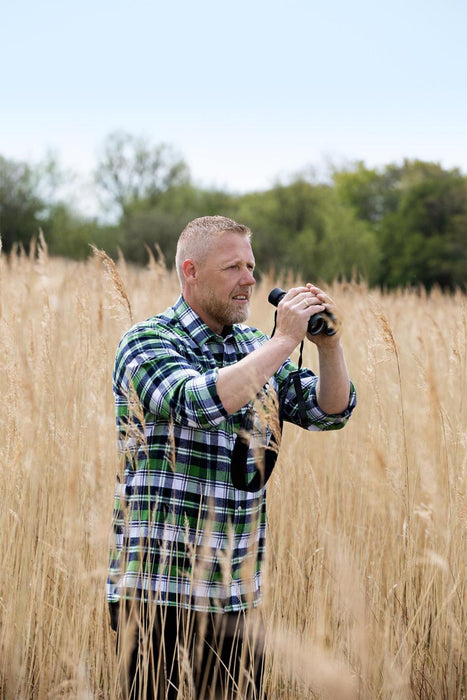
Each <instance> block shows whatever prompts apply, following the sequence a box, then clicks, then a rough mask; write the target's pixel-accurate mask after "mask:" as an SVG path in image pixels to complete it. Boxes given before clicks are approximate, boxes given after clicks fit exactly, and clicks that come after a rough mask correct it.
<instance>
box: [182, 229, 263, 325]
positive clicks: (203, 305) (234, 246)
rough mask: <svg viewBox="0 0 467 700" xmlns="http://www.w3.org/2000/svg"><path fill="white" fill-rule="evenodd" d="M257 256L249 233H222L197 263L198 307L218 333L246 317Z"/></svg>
mask: <svg viewBox="0 0 467 700" xmlns="http://www.w3.org/2000/svg"><path fill="white" fill-rule="evenodd" d="M254 267H255V258H254V255H253V251H252V249H251V245H250V241H249V240H248V237H247V236H244V235H242V234H239V233H223V234H222V235H221V236H219V238H217V239H216V240H215V242H214V244H213V245H212V247H211V249H210V251H209V253H208V256H207V258H206V259H205V260H204V262H202V263H200V264H199V265H198V266H197V269H198V279H197V284H196V287H195V289H194V290H193V291H194V295H195V297H194V299H193V301H194V303H193V304H192V306H193V308H194V309H195V311H196V312H197V313H198V314H199V316H200V317H201V318H202V319H203V321H204V322H205V323H206V324H207V325H208V326H209V327H210V328H211V329H212V330H213V331H215V332H216V333H220V332H221V331H222V329H223V328H224V326H229V325H231V324H232V323H242V322H243V321H246V319H247V318H248V313H249V306H250V304H249V301H250V297H251V293H252V290H253V286H254V284H255V278H254V277H253V270H254Z"/></svg>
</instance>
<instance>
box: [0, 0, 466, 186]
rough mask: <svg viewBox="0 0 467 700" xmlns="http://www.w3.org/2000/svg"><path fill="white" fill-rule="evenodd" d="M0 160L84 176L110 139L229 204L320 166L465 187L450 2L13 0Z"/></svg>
mask: <svg viewBox="0 0 467 700" xmlns="http://www.w3.org/2000/svg"><path fill="white" fill-rule="evenodd" d="M0 17H1V19H0V22H1V34H0V37H1V39H0V60H1V64H2V69H3V70H2V79H1V103H0V108H1V109H0V114H1V116H0V124H1V129H0V155H3V156H5V157H7V158H13V159H17V160H27V161H30V162H35V161H38V160H40V159H42V158H43V157H44V155H45V154H46V152H47V150H52V151H53V152H54V153H55V154H56V155H57V156H58V158H59V160H60V162H61V163H62V165H64V166H67V167H70V168H73V169H75V170H77V171H79V172H81V173H89V172H91V171H92V169H93V168H94V166H95V164H96V158H97V154H98V151H99V148H100V147H101V146H102V143H103V141H104V138H105V137H106V135H108V134H109V133H110V132H112V131H114V130H120V129H121V130H125V131H129V132H131V133H133V134H135V135H142V136H146V137H147V138H148V140H149V141H150V142H152V143H153V144H158V143H160V142H166V143H170V144H172V145H173V146H174V147H175V148H176V149H177V151H178V152H179V153H180V154H181V156H182V157H184V159H185V160H186V161H187V163H188V165H189V167H190V170H191V173H192V177H193V180H194V181H195V183H196V184H198V185H200V186H218V187H221V188H225V189H229V190H231V191H237V192H244V191H251V190H254V189H265V188H268V187H270V186H271V185H272V184H273V182H274V181H275V180H276V179H277V178H278V177H282V178H286V177H287V176H289V175H291V174H293V173H295V172H297V171H300V170H303V169H306V168H308V167H310V166H311V167H313V168H315V169H316V170H317V171H318V172H320V171H322V170H323V169H326V167H327V165H328V164H329V163H332V164H334V165H338V166H339V165H341V164H344V163H346V162H349V161H354V160H363V161H364V162H365V163H366V164H367V165H368V166H372V167H373V166H383V165H386V164H388V163H390V162H400V161H401V160H402V159H403V158H405V157H407V158H420V159H423V160H431V161H436V162H439V163H441V165H443V166H444V167H447V168H451V167H459V168H460V169H461V170H462V171H463V172H467V89H466V88H467V85H466V83H467V79H466V75H467V60H466V59H467V38H466V37H467V2H466V0H391V2H381V1H380V2H378V1H377V0H371V1H370V0H355V1H354V2H349V1H348V0H330V1H326V0H320V1H319V2H318V1H317V0H308V1H307V0H285V1H284V2H279V1H278V0H268V1H265V0H257V1H255V0H250V1H249V2H246V1H245V0H236V1H235V2H230V3H225V2H224V3H223V2H222V1H221V0H217V1H216V2H214V1H212V0H198V1H197V2H193V0H190V1H186V0H178V1H177V0H175V1H174V0H172V1H170V0H160V1H159V0H151V1H145V0H132V2H129V1H128V0H127V1H123V0H111V1H110V0H93V1H92V2H91V1H90V0H81V1H80V2H79V3H71V2H68V1H67V0H43V1H42V2H37V0H34V2H33V1H32V0H15V1H14V2H8V3H7V2H5V3H4V6H3V8H2V13H1V15H0Z"/></svg>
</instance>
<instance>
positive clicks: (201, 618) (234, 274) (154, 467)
mask: <svg viewBox="0 0 467 700" xmlns="http://www.w3.org/2000/svg"><path fill="white" fill-rule="evenodd" d="M250 235H251V233H250V231H249V229H248V228H247V227H246V226H243V225H240V224H237V223H236V222H235V221H232V220H231V219H227V218H224V217H221V216H214V217H203V218H200V219H195V220H194V221H192V222H191V223H190V224H188V226H187V227H186V228H185V230H184V231H183V232H182V234H181V236H180V238H179V241H178V246H177V254H176V266H177V273H178V276H179V279H180V284H181V291H182V294H181V296H180V297H179V298H178V300H177V301H176V303H175V304H174V306H173V307H171V308H169V309H167V310H166V311H165V312H164V313H162V314H160V315H158V316H155V317H153V318H150V319H149V320H147V321H145V322H143V323H140V324H137V325H136V326H134V327H133V328H132V329H130V330H129V331H128V332H127V333H126V334H125V335H124V336H123V338H122V340H121V342H120V344H119V347H118V350H117V355H116V363H115V370H114V393H115V401H116V415H117V424H118V429H119V437H120V444H121V448H122V453H123V455H124V471H123V475H122V478H121V483H120V485H119V488H118V490H117V494H116V503H115V513H114V528H115V535H116V538H115V547H114V548H113V552H112V561H111V571H110V576H109V582H108V598H109V601H110V604H111V614H112V618H113V621H114V628H116V627H117V626H118V629H119V635H118V644H119V652H120V657H121V660H122V661H121V663H122V667H123V679H124V693H125V694H126V695H127V696H130V697H135V698H136V697H139V696H141V697H168V698H172V697H173V698H175V697H177V692H178V689H180V688H181V687H182V686H183V687H184V688H185V690H186V689H188V690H186V692H188V691H190V692H192V693H196V697H199V698H203V697H206V698H208V697H232V696H234V697H239V698H240V697H241V698H246V697H249V696H253V695H254V696H255V697H260V692H262V690H261V689H260V684H261V673H262V661H263V654H262V639H261V634H260V633H259V634H257V635H256V637H255V635H254V632H255V630H256V631H257V630H258V628H257V627H255V624H256V621H255V616H254V614H252V611H254V609H255V608H256V606H257V605H258V603H259V601H260V574H261V562H262V559H263V555H264V550H265V529H266V528H265V524H266V486H265V484H264V483H263V481H262V480H261V479H260V481H259V482H258V485H257V486H256V487H255V489H253V490H252V489H251V488H249V484H250V483H252V481H251V480H252V479H254V477H255V476H258V474H259V475H260V476H261V475H264V469H263V467H264V465H261V464H257V462H261V461H262V458H261V457H259V456H258V455H261V454H262V455H263V456H264V455H265V454H266V452H267V450H266V451H265V449H264V448H265V447H266V446H267V445H266V443H268V442H269V441H270V440H271V432H274V430H273V428H272V427H271V426H272V423H273V422H274V420H273V418H272V419H271V424H270V425H267V422H268V421H267V416H268V415H271V406H272V405H274V396H277V402H278V405H279V408H280V417H281V421H282V420H286V421H290V422H293V423H298V424H301V425H302V427H304V428H306V429H310V430H313V429H315V430H316V429H318V430H330V429H337V428H340V427H342V426H343V425H344V424H345V423H346V421H347V420H348V418H349V416H350V414H351V412H352V410H353V407H354V405H355V392H354V390H353V386H352V385H351V383H350V381H349V378H348V374H347V369H346V365H345V360H344V355H343V351H342V346H341V344H340V340H339V334H337V333H336V334H335V335H331V336H328V335H324V334H320V335H318V336H311V335H309V336H308V337H309V339H310V340H312V342H314V343H315V344H316V346H317V348H318V354H319V378H318V377H316V376H315V375H314V374H313V373H312V372H311V371H310V370H308V369H300V370H297V367H296V365H294V364H293V363H292V362H291V361H290V359H289V357H290V354H291V353H292V351H293V350H295V348H296V347H297V346H298V345H300V343H301V342H302V341H303V339H304V338H305V336H306V335H307V325H308V321H309V318H310V316H312V315H313V314H315V313H319V312H325V311H329V312H334V314H336V309H335V306H334V303H333V301H332V300H331V299H330V298H329V297H328V296H327V295H326V294H325V293H324V292H323V291H322V290H320V289H318V288H317V287H315V286H314V285H312V284H307V285H305V286H303V287H296V288H294V289H291V290H289V291H288V292H287V294H286V295H285V297H284V298H283V300H282V301H281V303H280V304H279V306H278V309H277V318H276V329H275V333H274V335H273V337H272V338H268V337H267V336H265V335H264V334H263V333H261V332H260V331H258V330H256V329H254V328H248V327H246V326H243V325H240V324H243V322H244V321H246V319H247V317H248V311H249V302H250V298H251V294H252V290H253V286H254V284H255V279H254V276H253V271H254V267H255V259H254V256H253V252H252V248H251V245H250ZM297 373H298V378H299V381H298V385H297V381H296V380H295V381H294V382H291V381H290V379H291V377H292V376H295V377H297ZM277 402H276V405H277ZM249 409H250V411H249ZM251 409H253V413H252V414H251ZM272 413H273V411H272ZM247 415H252V416H253V417H252V421H251V425H249V426H248V427H250V428H251V430H250V431H249V434H248V435H247V436H246V439H247V441H248V439H250V440H251V444H250V445H249V448H248V449H247V448H245V450H247V451H246V452H245V459H244V463H241V459H240V464H238V463H237V462H238V456H235V458H234V457H233V455H234V453H235V455H237V452H236V445H239V444H240V443H239V442H238V441H239V440H244V439H245V435H244V432H245V431H244V427H245V425H246V422H245V418H246V416H247ZM276 422H277V421H276ZM243 444H248V442H247V443H245V442H244V443H243ZM261 448H263V449H262V450H261ZM245 450H244V451H245ZM234 462H236V463H235V464H234ZM262 469H263V471H261V470H262ZM238 470H240V472H243V474H242V478H243V481H244V482H245V488H244V489H243V488H236V487H235V486H234V483H233V480H232V479H233V478H234V471H237V472H238ZM265 478H266V477H264V479H265ZM264 479H263V480H264ZM117 618H118V624H117ZM190 689H191V690H190ZM216 693H217V695H216ZM229 693H230V694H229ZM233 693H234V695H232V694H233ZM180 697H181V696H180ZM184 697H192V695H188V696H187V695H185V696H184Z"/></svg>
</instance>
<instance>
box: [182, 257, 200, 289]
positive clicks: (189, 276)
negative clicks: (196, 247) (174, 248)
mask: <svg viewBox="0 0 467 700" xmlns="http://www.w3.org/2000/svg"><path fill="white" fill-rule="evenodd" d="M182 270H183V277H184V278H185V283H186V284H193V282H195V281H196V280H197V277H198V268H197V266H196V263H195V262H193V260H190V259H188V260H185V261H184V263H183V265H182Z"/></svg>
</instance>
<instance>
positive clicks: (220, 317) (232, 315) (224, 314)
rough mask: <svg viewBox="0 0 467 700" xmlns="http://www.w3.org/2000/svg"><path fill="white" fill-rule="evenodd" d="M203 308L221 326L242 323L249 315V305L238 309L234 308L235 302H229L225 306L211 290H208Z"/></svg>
mask: <svg viewBox="0 0 467 700" xmlns="http://www.w3.org/2000/svg"><path fill="white" fill-rule="evenodd" d="M204 307H205V309H206V311H207V312H208V313H209V315H210V316H211V318H213V319H214V320H215V321H216V322H217V323H218V324H219V325H221V326H231V325H232V324H234V323H244V322H245V321H246V320H247V318H248V315H249V313H250V304H249V303H247V304H245V306H242V307H240V308H236V307H235V302H234V301H232V300H230V301H229V302H228V303H227V304H225V303H223V302H221V301H220V300H219V299H218V298H217V297H216V295H215V293H214V292H213V290H212V289H209V290H208V291H207V293H206V297H205V299H204Z"/></svg>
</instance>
